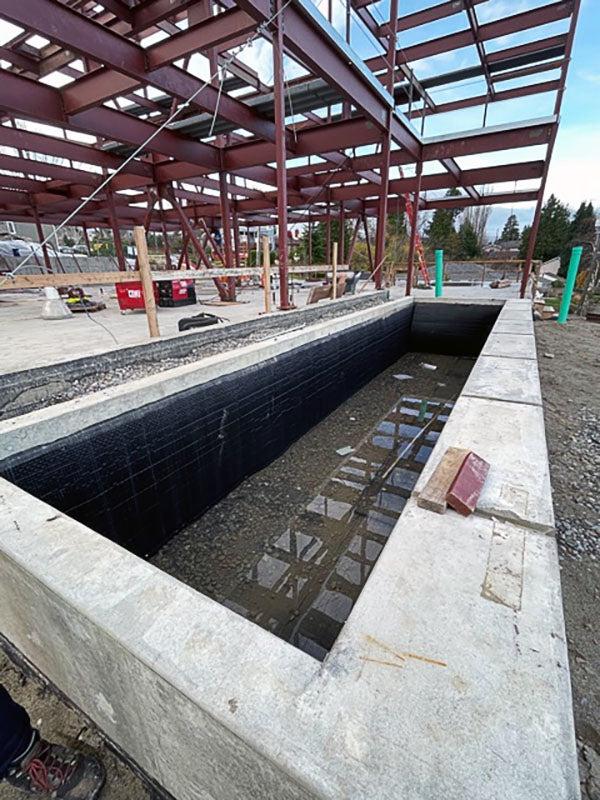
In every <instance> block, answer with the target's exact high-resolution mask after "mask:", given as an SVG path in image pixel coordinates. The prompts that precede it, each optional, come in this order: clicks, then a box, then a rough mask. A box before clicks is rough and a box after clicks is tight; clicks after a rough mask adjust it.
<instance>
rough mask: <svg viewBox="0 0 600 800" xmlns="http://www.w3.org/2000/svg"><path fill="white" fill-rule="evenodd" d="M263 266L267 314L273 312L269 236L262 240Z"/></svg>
mask: <svg viewBox="0 0 600 800" xmlns="http://www.w3.org/2000/svg"><path fill="white" fill-rule="evenodd" d="M262 266H263V290H264V293H265V314H270V313H271V252H270V249H269V237H268V236H263V240H262Z"/></svg>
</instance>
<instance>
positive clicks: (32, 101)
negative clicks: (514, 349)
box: [0, 0, 580, 308]
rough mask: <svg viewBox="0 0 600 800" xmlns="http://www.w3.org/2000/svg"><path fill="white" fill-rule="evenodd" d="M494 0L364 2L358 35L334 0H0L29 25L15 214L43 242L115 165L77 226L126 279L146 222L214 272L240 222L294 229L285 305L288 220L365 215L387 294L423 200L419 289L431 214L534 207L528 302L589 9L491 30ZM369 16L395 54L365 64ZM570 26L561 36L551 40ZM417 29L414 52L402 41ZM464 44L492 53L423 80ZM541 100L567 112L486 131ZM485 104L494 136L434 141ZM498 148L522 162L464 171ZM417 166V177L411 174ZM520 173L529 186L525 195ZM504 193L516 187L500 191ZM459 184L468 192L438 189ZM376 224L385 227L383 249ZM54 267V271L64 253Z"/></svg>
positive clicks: (8, 98) (373, 34) (5, 150)
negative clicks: (128, 239) (511, 107)
mask: <svg viewBox="0 0 600 800" xmlns="http://www.w3.org/2000/svg"><path fill="white" fill-rule="evenodd" d="M495 3H496V0H450V1H449V0H445V2H438V3H437V4H436V5H431V6H428V7H425V8H423V9H422V10H420V11H417V12H414V13H411V14H403V13H402V3H401V2H400V4H399V3H398V0H391V2H390V15H391V16H390V19H388V20H386V21H377V19H376V17H375V16H374V14H373V13H372V3H371V0H348V4H347V8H346V20H345V38H344V37H342V36H340V35H339V34H338V32H337V31H336V30H335V28H334V27H333V25H332V24H331V17H332V5H333V4H332V2H331V0H330V2H329V14H328V16H329V19H325V18H324V17H322V16H321V14H320V13H319V12H318V10H317V8H316V6H315V5H313V4H312V2H311V0H287V2H286V1H285V0H237V2H235V1H234V0H102V2H101V4H98V3H96V2H95V1H94V0H26V2H23V0H0V19H2V20H5V21H6V22H9V23H12V24H13V25H16V26H17V29H16V30H18V31H20V32H18V33H16V34H15V35H13V37H12V38H10V39H9V40H8V41H4V44H3V45H2V47H0V64H1V65H2V74H1V76H0V114H1V115H2V124H1V125H0V219H5V220H12V221H30V222H34V223H35V224H36V225H37V229H38V231H39V232H41V225H42V224H43V223H47V224H53V225H56V224H59V223H61V222H62V221H63V220H64V219H65V217H66V216H67V215H68V214H71V213H73V212H74V211H76V210H77V209H78V208H79V206H80V204H81V203H82V201H83V200H84V199H85V198H86V197H88V196H89V194H90V192H92V191H93V190H94V189H97V188H98V186H99V185H100V184H101V182H102V181H104V180H105V179H106V176H107V175H110V174H111V173H116V174H115V176H114V178H113V179H112V181H111V182H110V184H109V187H108V189H107V190H106V191H103V192H101V193H100V194H99V195H98V196H97V197H95V198H94V200H93V201H92V202H89V203H88V204H87V205H85V206H84V207H83V208H81V209H79V211H77V213H76V214H75V216H74V218H73V221H72V224H75V225H80V226H83V228H84V230H85V235H86V237H87V231H88V230H89V229H90V228H98V227H107V228H110V229H112V231H113V234H114V237H115V246H116V252H117V258H118V261H119V265H120V267H121V268H125V258H124V255H123V252H122V246H121V243H120V233H119V231H120V229H123V228H130V227H132V226H133V225H140V224H143V225H145V227H146V229H147V230H150V229H153V230H159V231H160V230H162V231H169V230H181V231H182V233H183V236H184V239H185V241H186V243H189V244H190V245H191V246H192V247H193V249H194V250H195V252H196V253H197V261H198V264H197V266H198V267H199V268H204V267H207V266H209V264H210V261H209V259H208V257H207V255H206V246H207V243H208V242H210V243H211V246H212V248H213V252H214V253H215V254H216V256H217V257H218V258H219V259H220V261H221V262H222V264H223V265H224V266H226V267H233V266H236V265H239V241H240V233H239V226H240V225H244V226H246V227H247V228H249V227H256V226H264V225H277V226H278V230H279V235H278V242H279V271H280V278H281V280H280V287H281V298H280V299H281V307H282V308H287V307H289V299H288V297H287V228H288V225H289V224H298V223H301V222H303V223H308V226H309V230H312V228H313V224H314V223H315V222H318V221H324V222H326V223H327V230H328V232H329V231H330V230H331V224H330V223H331V219H332V215H336V216H337V218H339V219H340V220H341V221H344V220H347V219H356V226H355V229H354V235H353V244H352V247H353V246H354V241H355V240H356V235H357V233H358V229H359V225H360V224H361V223H362V225H363V227H364V231H365V234H366V238H367V244H368V248H369V257H370V259H371V263H372V271H373V273H374V277H375V279H376V282H377V283H378V284H379V283H380V280H381V277H380V276H381V266H382V264H383V262H384V260H385V230H386V219H387V216H388V214H389V213H391V212H399V211H400V212H401V211H404V210H405V207H406V203H407V202H412V203H413V207H412V209H410V211H411V213H410V214H409V215H408V216H409V219H410V220H411V222H412V225H411V231H410V248H409V263H408V279H407V293H409V292H410V290H411V286H412V278H413V261H414V255H415V249H416V247H417V246H418V241H417V239H418V234H417V225H418V219H419V215H420V214H422V213H423V212H424V211H427V210H429V209H434V208H443V207H460V208H464V207H467V206H476V205H491V204H515V203H519V202H529V203H532V202H533V203H535V213H534V217H533V223H532V235H531V237H530V242H529V251H528V254H527V264H526V268H525V270H524V274H523V284H522V291H523V292H524V290H525V286H526V284H527V279H528V275H529V270H530V266H531V260H532V255H533V248H534V245H535V236H536V233H537V229H538V226H539V218H540V211H541V204H542V199H543V192H544V188H545V185H546V180H547V175H548V167H549V163H550V158H551V155H552V151H553V148H554V144H555V141H556V135H557V130H558V124H559V114H560V108H561V103H562V98H563V95H564V91H565V86H566V78H567V71H568V66H569V61H570V58H571V52H572V47H573V38H574V33H575V27H576V23H577V17H578V12H579V4H580V0H560V2H546V3H544V4H543V5H537V4H534V5H535V7H533V8H532V9H531V10H528V11H525V12H522V13H518V14H514V15H511V16H508V17H502V18H500V19H492V21H488V22H485V23H482V22H481V21H480V13H481V9H483V8H487V9H488V10H490V11H491V12H492V14H493V10H494V5H495ZM399 6H400V7H399ZM443 19H452V22H453V25H452V27H453V30H454V32H452V33H450V34H447V35H444V36H441V37H440V36H438V37H433V38H427V26H428V25H430V24H432V23H436V22H438V21H440V20H443ZM352 24H355V25H360V26H361V27H362V29H363V30H364V31H367V32H368V36H369V37H370V38H371V40H372V44H373V46H374V47H375V48H376V49H378V53H379V54H378V55H375V56H373V57H370V58H367V59H366V60H363V59H362V58H360V57H359V56H358V55H357V54H356V53H355V52H354V50H353V49H352V47H351V46H350V43H349V40H350V34H351V30H352ZM461 24H464V27H463V28H461V27H460V25H461ZM552 25H554V26H555V27H556V26H558V27H560V28H561V31H562V32H559V33H556V34H552V35H547V31H548V26H552ZM543 26H546V28H544V27H543ZM409 33H410V35H411V40H412V41H413V42H415V41H416V43H413V44H411V45H410V46H404V47H403V46H402V45H403V37H404V36H406V35H407V34H409ZM33 35H36V38H35V39H34V40H32V36H33ZM252 35H258V37H259V38H260V39H262V40H264V41H265V42H267V45H266V46H267V47H268V48H271V50H272V54H273V56H272V57H273V65H272V66H273V80H272V82H271V81H269V80H265V76H264V75H259V74H258V73H257V72H256V71H255V70H253V69H252V68H251V67H250V66H248V64H247V63H246V62H245V61H244V58H243V55H244V53H243V51H241V50H239V48H241V47H243V45H244V42H246V41H247V39H248V37H249V36H252ZM513 35H515V36H518V39H519V43H518V44H515V45H513V46H505V45H504V44H502V41H503V40H501V39H500V37H510V36H513ZM39 37H43V39H42V40H41V45H40V39H39ZM36 44H37V45H39V46H36ZM465 48H472V50H473V53H474V54H475V58H474V63H473V65H472V66H469V67H466V68H463V69H460V70H455V71H453V72H446V73H441V72H437V71H434V72H433V74H431V75H429V76H423V75H421V74H420V72H421V69H420V67H419V65H420V64H422V63H423V62H424V61H427V60H428V59H434V58H435V57H436V56H439V55H443V54H446V55H447V54H452V53H454V52H459V51H460V52H463V53H464V51H465ZM232 51H233V52H232ZM197 54H201V55H202V56H204V57H205V58H206V59H207V63H208V65H209V67H210V73H211V79H210V80H209V81H207V83H206V85H205V86H204V87H203V82H202V81H201V80H200V78H198V77H197V75H196V74H195V72H196V71H195V70H194V68H193V61H194V57H195V56H197ZM286 57H287V58H292V59H293V60H294V61H295V62H297V64H299V65H300V66H301V68H302V70H303V74H302V76H301V77H298V78H295V79H294V80H289V81H288V80H287V79H286V75H285V72H284V67H285V63H286V61H285V58H286ZM548 72H550V73H552V77H551V78H548V77H547V76H546V73H548ZM57 76H58V79H57ZM540 76H544V79H541V78H540ZM472 79H475V80H476V81H482V82H484V85H485V91H484V92H483V93H477V94H473V95H471V94H467V95H466V96H462V97H458V98H456V99H452V100H450V101H448V102H443V103H439V102H436V101H435V100H434V99H433V97H432V93H433V92H434V91H436V90H440V88H443V89H444V90H451V91H459V90H464V88H466V87H468V86H469V83H467V84H466V86H465V81H470V80H472ZM51 83H54V84H55V85H49V84H51ZM59 83H60V84H64V85H62V86H61V88H56V84H59ZM503 83H504V84H506V83H509V84H510V86H509V88H506V89H505V88H501V86H502V84H503ZM202 87H203V88H202ZM540 95H550V96H551V97H552V98H553V113H552V115H550V116H546V117H543V118H537V119H534V120H530V121H527V120H526V121H519V122H514V121H511V122H510V123H508V124H505V125H501V126H488V125H487V118H488V110H489V109H490V108H491V107H492V106H494V104H498V103H503V102H505V101H510V100H516V99H518V98H524V97H530V98H536V97H538V96H540ZM191 97H193V99H192V101H191V102H189V104H188V101H189V99H190V98H191ZM181 103H184V104H186V105H184V107H183V108H182V109H181V110H180V113H179V114H178V115H177V117H176V118H175V119H174V120H173V121H172V122H170V123H169V124H168V125H167V126H166V127H164V129H162V130H160V131H159V130H158V128H159V126H160V125H162V124H163V123H164V122H165V121H166V120H167V119H168V118H169V117H170V115H171V114H172V113H173V111H174V110H175V109H177V108H178V106H179V104H181ZM477 108H479V109H480V110H481V113H482V124H481V126H480V127H478V128H477V129H475V130H469V131H467V132H462V133H451V134H447V135H442V136H433V137H432V136H429V137H426V136H425V135H424V127H423V126H424V125H425V123H426V121H427V120H432V119H433V120H435V119H438V120H439V119H441V118H442V117H441V116H438V115H446V114H451V113H452V112H458V111H461V110H464V109H477ZM31 123H37V125H32V124H31ZM39 123H42V125H43V126H52V127H51V128H50V129H47V128H46V127H42V126H40V125H39ZM418 125H420V126H421V128H420V130H418V129H417V127H416V126H418ZM77 134H86V135H87V139H86V140H85V141H82V138H84V137H81V136H80V135H77ZM149 137H152V138H151V141H149V142H148V144H147V146H146V147H144V149H143V151H142V152H141V153H140V154H139V155H137V156H136V157H135V158H133V159H132V160H130V161H129V163H127V164H126V165H125V166H123V165H124V162H125V160H126V159H127V158H128V157H129V156H130V155H131V153H132V151H134V150H135V149H136V148H138V147H139V146H140V145H141V144H143V143H144V142H145V141H146V140H147V139H148V138H149ZM532 146H540V147H541V148H542V151H543V155H542V157H540V158H536V159H535V160H525V161H523V160H519V158H518V151H519V150H520V149H521V148H529V147H532ZM491 153H497V154H503V155H502V157H501V158H504V159H506V160H505V161H502V162H501V163H499V164H498V163H496V164H494V165H490V166H479V167H477V168H474V169H467V168H464V166H461V165H460V160H461V159H462V158H463V157H468V156H475V155H477V156H481V157H482V158H483V157H485V156H486V155H488V154H491ZM515 153H516V155H515ZM290 160H293V161H294V163H293V164H290V163H289V162H290ZM495 160H496V161H497V160H498V159H497V158H496V159H495ZM406 167H408V168H409V170H410V171H411V172H412V173H414V174H411V175H404V173H403V172H402V169H403V168H406ZM394 175H397V176H398V177H394ZM520 181H526V182H527V183H528V186H527V188H525V189H518V188H517V183H518V182H520ZM504 183H513V184H514V187H513V188H512V189H510V190H509V189H506V188H503V189H502V190H500V191H494V192H491V193H485V191H484V190H485V187H486V185H488V186H489V185H490V184H504ZM532 183H533V184H535V187H534V188H531V184H532ZM450 188H458V189H459V190H460V196H458V197H442V196H438V195H437V194H433V195H432V193H437V192H439V191H440V190H444V189H450ZM411 198H412V199H411ZM368 217H375V218H376V220H377V222H376V232H375V237H374V238H375V241H374V243H371V242H370V241H369V236H368V226H367V218H368ZM215 227H220V228H222V229H223V232H224V236H223V245H222V247H220V246H218V245H217V243H216V242H215V241H214V238H213V237H212V231H213V230H214V228H215ZM330 239H331V236H330V234H329V235H328V240H329V241H328V253H329V246H330V244H331V242H330ZM165 240H166V237H165ZM372 248H373V250H374V256H373V254H372ZM186 252H187V251H186ZM45 260H46V263H47V267H49V259H48V257H47V254H45ZM170 261H171V256H170V253H169V252H167V253H166V263H167V265H168V264H169V263H170ZM173 267H177V265H176V264H173ZM234 292H235V287H234V286H233V284H232V283H230V285H229V287H228V288H223V287H222V288H221V296H222V297H223V298H224V299H226V298H228V297H229V298H231V297H232V296H233V294H234Z"/></svg>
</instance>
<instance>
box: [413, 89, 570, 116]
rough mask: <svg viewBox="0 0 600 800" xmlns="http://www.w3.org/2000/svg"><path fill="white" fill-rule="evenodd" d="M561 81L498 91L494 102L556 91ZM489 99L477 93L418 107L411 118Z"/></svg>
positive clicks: (468, 106)
mask: <svg viewBox="0 0 600 800" xmlns="http://www.w3.org/2000/svg"><path fill="white" fill-rule="evenodd" d="M558 86H559V82H558V81H557V80H556V81H545V82H542V83H534V84H531V85H530V86H517V87H516V88H514V89H505V90H504V91H501V92H499V91H496V93H495V96H494V100H493V101H492V102H494V103H500V102H502V101H503V100H513V99H514V98H515V97H529V96H531V95H534V94H544V93H545V92H555V91H556V90H557V89H558ZM486 100H487V95H485V94H482V95H477V96H476V97H467V98H464V99H463V100H453V101H451V102H449V103H441V104H439V105H437V106H436V108H435V111H430V110H429V109H428V108H425V109H421V108H419V109H416V110H415V111H412V112H411V113H410V115H409V116H410V118H411V119H414V118H418V117H422V116H429V115H430V114H434V113H435V114H447V113H449V112H450V111H458V110H459V109H462V108H473V107H475V106H482V105H484V104H485V102H486Z"/></svg>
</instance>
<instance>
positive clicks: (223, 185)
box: [219, 172, 235, 301]
mask: <svg viewBox="0 0 600 800" xmlns="http://www.w3.org/2000/svg"><path fill="white" fill-rule="evenodd" d="M219 195H220V201H221V227H222V228H223V252H224V254H225V266H226V267H227V269H231V268H232V266H233V251H232V249H231V209H230V206H229V192H228V191H227V174H226V173H225V172H219ZM227 295H228V299H229V300H232V301H233V300H235V278H234V277H229V278H227Z"/></svg>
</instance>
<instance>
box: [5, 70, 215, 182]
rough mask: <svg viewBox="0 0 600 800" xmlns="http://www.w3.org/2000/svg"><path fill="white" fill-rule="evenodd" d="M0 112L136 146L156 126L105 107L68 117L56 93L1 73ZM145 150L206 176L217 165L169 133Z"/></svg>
mask: <svg viewBox="0 0 600 800" xmlns="http://www.w3.org/2000/svg"><path fill="white" fill-rule="evenodd" d="M0 108H3V109H6V110H7V111H9V112H10V113H14V114H15V115H17V116H23V117H27V118H28V119H35V120H38V121H40V122H49V123H51V124H53V125H62V126H64V125H67V126H69V127H72V128H75V129H76V130H80V131H84V132H85V133H89V134H93V135H96V136H100V137H103V138H105V139H117V140H118V141H120V142H124V143H126V144H132V145H140V144H141V143H142V142H143V141H144V140H145V139H147V138H148V137H149V136H150V135H152V134H155V133H156V126H155V125H153V124H152V123H150V122H145V121H144V120H140V119H136V118H135V117H132V116H131V115H130V114H125V113H123V112H121V111H114V110H113V109H110V108H105V107H101V108H93V109H90V110H89V111H84V112H82V113H81V114H75V115H73V116H72V117H68V116H67V115H66V114H65V112H64V110H63V106H62V100H61V95H60V92H59V91H58V90H56V89H54V88H52V87H51V86H46V85H45V84H42V83H37V82H35V81H32V80H29V79H28V78H23V77H21V76H20V75H15V74H13V73H11V72H7V71H5V70H2V72H0ZM148 150H149V151H153V152H156V153H162V154H164V155H169V156H172V157H173V158H175V159H178V160H181V161H185V162H188V163H191V164H196V165H197V166H199V167H204V168H205V171H207V172H208V171H215V169H218V167H219V163H220V159H219V152H218V151H217V149H216V148H214V147H212V146H211V145H207V144H203V143H202V142H194V141H192V140H191V139H187V138H185V137H183V136H180V135H179V134H176V133H173V132H172V131H169V130H163V131H161V132H160V133H159V134H158V135H157V136H155V137H154V139H153V141H152V142H151V143H150V144H149V145H148ZM201 172H202V170H198V169H196V174H199V173H201Z"/></svg>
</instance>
